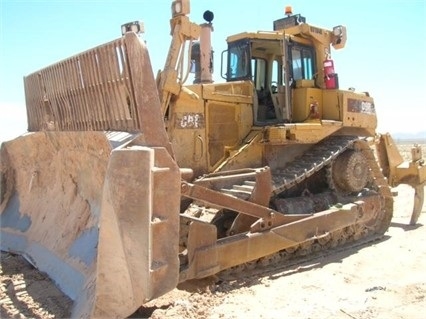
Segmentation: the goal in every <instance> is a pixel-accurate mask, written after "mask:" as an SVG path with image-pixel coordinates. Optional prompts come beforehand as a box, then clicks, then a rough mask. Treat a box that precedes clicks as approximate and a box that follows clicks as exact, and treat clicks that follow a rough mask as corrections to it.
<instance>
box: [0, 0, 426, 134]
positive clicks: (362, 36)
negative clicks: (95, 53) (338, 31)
mask: <svg viewBox="0 0 426 319" xmlns="http://www.w3.org/2000/svg"><path fill="white" fill-rule="evenodd" d="M171 2H172V1H171V0H139V1H136V0H103V1H97V0H87V1H83V0H74V1H70V0H0V11H1V21H0V23H1V24H0V57H1V60H0V74H1V77H0V141H2V140H7V139H11V138H14V137H16V136H18V135H20V134H22V133H24V132H26V130H27V121H26V111H25V95H24V88H23V77H24V76H25V75H28V74H30V73H32V72H34V71H37V70H38V69H41V68H43V67H45V66H48V65H50V64H52V63H54V62H57V61H59V60H62V59H64V58H67V57H69V56H71V55H74V54H77V53H79V52H82V51H85V50H87V49H90V48H92V47H94V46H97V45H99V44H102V43H105V42H108V41H110V40H114V39H116V38H118V37H120V36H121V30H120V26H121V24H123V23H126V22H129V21H134V20H141V21H143V22H144V25H145V35H144V39H145V40H146V41H147V45H148V48H149V52H150V56H151V62H152V65H153V68H154V74H156V73H157V71H158V70H159V69H161V68H162V67H163V64H164V60H165V57H166V54H167V50H168V47H169V43H170V29H169V19H170V15H171V12H170V6H171ZM286 5H292V7H293V12H294V13H301V14H302V15H303V16H305V17H306V18H307V22H309V23H311V24H313V25H317V26H320V27H327V28H330V29H331V28H332V27H333V26H335V25H339V24H343V25H345V26H346V27H347V30H348V41H347V44H346V47H345V48H344V49H343V50H339V51H332V57H333V59H334V61H335V69H336V72H337V73H338V74H339V82H340V87H341V88H349V87H354V88H355V89H356V90H357V91H368V92H369V93H370V94H371V95H372V96H373V97H374V98H375V104H376V108H377V112H378V118H379V128H378V131H379V132H391V133H399V132H405V133H417V132H420V131H425V130H426V115H424V113H425V109H426V97H425V93H426V92H425V91H426V22H425V20H426V0H387V1H385V0H374V1H371V0H356V1H352V0H345V1H343V0H327V1H314V0H297V1H293V2H292V1H291V0H260V1H257V0H256V1H255V0H192V1H191V15H190V17H191V20H192V21H194V22H197V23H203V22H204V21H203V18H202V14H203V12H204V11H205V10H210V11H213V12H214V14H215V18H214V21H213V25H214V33H213V35H212V37H213V49H214V50H215V56H214V58H215V66H216V67H215V69H216V70H217V72H216V73H215V76H214V80H215V82H221V81H222V79H221V78H220V75H219V74H218V73H219V70H220V56H221V52H222V51H223V50H225V49H226V41H225V39H226V37H227V36H228V35H231V34H234V33H239V32H243V31H257V30H262V31H264V30H271V29H272V23H273V20H276V19H279V18H282V17H283V16H284V7H285V6H286Z"/></svg>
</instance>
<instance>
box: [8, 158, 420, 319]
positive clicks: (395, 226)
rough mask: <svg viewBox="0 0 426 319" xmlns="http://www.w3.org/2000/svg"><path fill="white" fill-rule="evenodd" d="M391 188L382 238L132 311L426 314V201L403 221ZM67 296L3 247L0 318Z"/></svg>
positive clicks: (408, 197)
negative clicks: (415, 219)
mask: <svg viewBox="0 0 426 319" xmlns="http://www.w3.org/2000/svg"><path fill="white" fill-rule="evenodd" d="M423 152H424V154H425V151H423ZM395 190H396V191H398V197H397V198H396V199H395V200H396V202H395V210H394V218H393V220H392V224H391V227H390V228H389V230H388V232H387V233H386V234H385V236H384V237H383V238H382V239H381V240H378V241H375V242H372V243H369V244H365V245H361V246H357V247H352V248H350V249H347V250H344V251H337V252H334V253H332V254H323V255H322V256H320V257H317V258H316V259H313V260H310V261H309V262H305V263H303V264H299V265H297V266H292V267H285V265H283V266H281V267H275V268H264V269H263V270H262V271H261V272H260V273H259V272H258V271H256V272H255V273H246V274H245V276H244V277H243V278H239V279H236V280H235V279H232V280H231V279H224V278H219V279H218V278H211V279H208V280H205V281H202V282H197V283H193V284H192V283H190V284H188V285H186V286H185V287H180V288H181V289H175V290H173V291H172V292H170V293H169V294H167V295H165V296H163V297H161V298H159V299H157V300H155V301H152V302H150V303H148V304H146V305H145V307H144V308H143V309H141V310H140V311H139V312H138V313H135V314H134V315H133V316H132V317H135V318H136V317H144V318H211V319H214V318H286V317H288V318H349V319H350V318H352V319H353V318H357V319H361V318H364V319H372V318H390V319H392V318H395V319H396V318H424V316H425V314H424V312H425V311H426V271H425V269H426V244H425V243H426V230H425V226H424V225H425V224H426V203H425V205H424V206H423V211H422V214H421V215H420V218H419V223H418V225H416V226H408V221H409V219H410V215H411V210H410V209H411V207H412V198H413V192H412V190H411V188H409V187H406V186H399V187H398V188H396V189H395ZM183 288H185V289H183ZM71 303H72V302H71V301H70V300H69V299H68V298H66V297H65V296H64V295H62V294H61V292H60V291H58V290H57V289H56V288H55V286H54V285H52V284H51V283H50V282H49V280H48V279H47V278H46V277H45V276H44V275H43V274H41V273H39V272H38V271H37V270H35V269H34V268H33V267H32V266H31V265H29V264H28V263H27V262H26V261H25V260H24V259H23V258H22V257H20V256H15V255H11V254H8V253H2V254H1V286H0V317H1V318H43V319H44V318H66V317H67V316H69V313H70V308H71Z"/></svg>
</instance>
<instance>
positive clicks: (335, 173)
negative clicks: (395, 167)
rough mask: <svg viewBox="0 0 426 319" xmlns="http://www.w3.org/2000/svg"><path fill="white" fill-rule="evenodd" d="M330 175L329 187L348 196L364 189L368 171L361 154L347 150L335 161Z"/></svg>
mask: <svg viewBox="0 0 426 319" xmlns="http://www.w3.org/2000/svg"><path fill="white" fill-rule="evenodd" d="M330 175H331V176H330V177H331V181H330V182H331V184H332V185H331V187H332V188H334V189H336V190H337V191H339V192H341V193H344V194H349V193H357V192H360V191H361V190H362V189H363V188H365V187H366V185H367V183H368V181H369V176H370V170H369V167H368V164H367V160H366V158H365V157H364V155H363V154H362V152H360V151H355V150H347V151H345V152H344V153H343V154H342V155H340V156H339V157H337V158H336V159H335V161H334V162H333V164H332V167H331V174H330Z"/></svg>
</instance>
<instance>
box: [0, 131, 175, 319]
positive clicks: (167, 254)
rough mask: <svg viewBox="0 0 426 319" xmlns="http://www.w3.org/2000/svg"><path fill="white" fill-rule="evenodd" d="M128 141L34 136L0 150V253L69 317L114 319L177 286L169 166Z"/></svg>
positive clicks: (125, 137) (127, 137)
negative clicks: (35, 272) (53, 287)
mask: <svg viewBox="0 0 426 319" xmlns="http://www.w3.org/2000/svg"><path fill="white" fill-rule="evenodd" d="M135 138H137V136H136V135H135V134H134V135H132V134H129V133H117V132H115V133H103V132H38V133H31V134H28V135H25V136H21V137H18V138H16V139H14V140H12V141H9V142H5V143H3V144H2V147H1V162H0V163H1V165H0V172H1V174H0V201H1V202H0V213H1V215H0V218H1V249H2V250H5V251H10V252H14V253H19V254H22V255H24V256H25V257H26V258H27V259H28V260H29V261H30V262H31V263H32V264H33V265H34V266H35V267H37V268H38V269H39V270H40V271H42V272H45V273H47V274H48V275H49V276H50V277H51V278H52V279H53V280H54V281H55V282H56V283H57V285H58V286H59V287H60V289H61V290H62V291H63V292H64V293H66V294H67V295H68V296H69V297H71V298H72V299H73V300H74V301H75V302H74V307H73V311H72V316H73V317H84V318H89V317H109V318H123V317H126V316H129V315H130V314H132V313H133V312H134V311H135V310H136V309H137V308H138V307H139V306H141V305H142V304H143V303H144V302H146V301H147V300H150V299H153V298H156V297H158V296H160V295H162V294H164V293H166V292H167V291H170V290H171V289H173V288H174V287H176V285H177V282H178V275H179V261H178V231H179V203H180V173H179V169H178V167H177V165H176V164H175V162H174V161H173V160H172V158H171V157H170V155H169V153H168V152H167V151H166V150H165V149H164V148H148V147H144V146H136V145H135V143H133V142H132V140H134V139H135ZM166 198H167V200H165V199H166Z"/></svg>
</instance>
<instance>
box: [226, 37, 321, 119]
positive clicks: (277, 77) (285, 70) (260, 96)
mask: <svg viewBox="0 0 426 319" xmlns="http://www.w3.org/2000/svg"><path fill="white" fill-rule="evenodd" d="M234 37H235V38H237V39H236V40H234V41H232V40H231V41H228V62H227V72H226V81H227V82H232V81H252V82H253V86H254V88H255V92H254V97H255V100H254V101H253V105H254V119H255V124H258V125H262V124H263V125H267V124H273V123H280V122H289V121H290V109H289V108H290V98H291V96H290V93H288V92H290V88H294V87H295V86H296V82H297V81H299V80H307V81H309V82H306V83H309V84H308V85H312V86H314V81H313V80H314V75H315V74H316V67H315V66H316V64H315V51H314V48H313V47H311V46H309V45H306V44H302V43H298V42H296V41H289V40H288V39H286V37H285V36H284V33H283V32H278V31H277V32H272V33H271V32H268V33H259V32H258V33H243V34H240V35H236V36H234ZM229 40H230V39H229ZM284 61H288V64H287V66H285V65H283V63H284ZM286 87H287V88H288V89H286ZM287 94H288V101H287V102H286V98H287ZM286 103H287V104H286Z"/></svg>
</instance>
